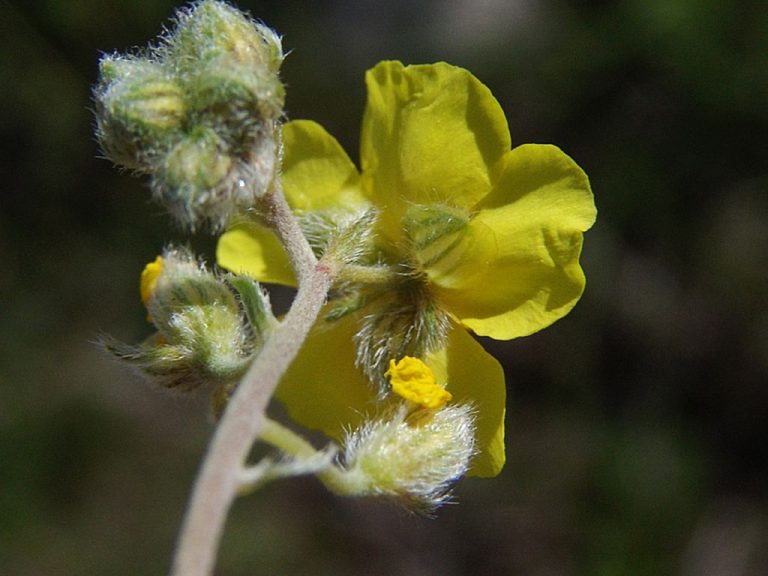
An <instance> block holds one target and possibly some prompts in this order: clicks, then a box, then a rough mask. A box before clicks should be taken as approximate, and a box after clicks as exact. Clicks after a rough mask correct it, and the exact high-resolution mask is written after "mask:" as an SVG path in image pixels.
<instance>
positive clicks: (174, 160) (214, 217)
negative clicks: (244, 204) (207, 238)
mask: <svg viewBox="0 0 768 576" xmlns="http://www.w3.org/2000/svg"><path fill="white" fill-rule="evenodd" d="M233 166H234V161H233V159H232V157H231V156H230V155H229V154H228V153H227V151H226V144H225V143H224V141H223V140H222V139H221V138H220V137H219V136H218V134H216V132H214V131H213V130H211V129H209V128H197V129H195V130H194V131H192V132H191V133H190V134H188V135H187V136H185V137H184V138H182V139H181V140H180V141H179V142H177V143H176V145H175V146H174V147H173V148H172V149H171V150H170V151H169V153H168V155H167V156H166V157H165V160H164V162H163V164H162V167H161V168H160V170H159V171H158V173H157V174H155V178H154V179H153V182H152V188H153V190H154V192H155V195H156V196H157V197H158V198H159V199H160V200H161V201H162V202H163V204H164V205H165V206H166V207H167V208H168V209H169V211H170V212H171V213H172V214H173V215H174V216H175V217H176V218H177V219H178V220H180V221H181V222H183V223H186V224H189V225H190V227H192V228H194V226H195V224H196V223H197V222H198V221H199V220H211V221H222V220H225V219H226V217H227V214H228V212H229V211H230V210H231V206H230V205H229V203H228V202H227V199H228V196H229V195H230V193H231V188H232V185H233V182H232V180H233V178H234V175H233Z"/></svg>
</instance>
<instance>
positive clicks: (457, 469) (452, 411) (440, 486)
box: [344, 404, 475, 513]
mask: <svg viewBox="0 0 768 576" xmlns="http://www.w3.org/2000/svg"><path fill="white" fill-rule="evenodd" d="M344 454H345V458H344V462H345V468H346V475H347V476H348V480H347V482H348V485H349V486H354V492H356V494H357V495H369V496H383V497H389V498H394V499H396V500H397V501H398V502H400V503H401V504H403V505H404V506H406V507H407V508H409V509H412V510H415V511H420V512H425V513H429V512H431V511H432V510H434V509H435V508H437V507H438V506H440V505H441V504H443V503H444V502H445V501H446V500H447V499H448V497H449V490H450V487H451V485H452V484H453V483H454V482H456V481H457V480H458V479H459V478H461V477H462V476H463V475H464V474H465V473H466V472H467V470H468V469H469V465H470V461H471V459H472V457H473V456H474V454H475V424H474V416H473V413H472V409H471V408H470V407H469V406H467V405H446V406H445V407H443V408H441V409H438V410H436V411H434V412H432V413H431V414H430V417H428V418H425V417H424V415H423V414H422V413H421V412H418V411H417V412H411V411H410V409H409V407H408V406H407V405H405V404H403V405H400V406H399V407H398V408H396V409H395V410H394V411H393V412H392V413H390V414H389V415H388V416H385V417H384V418H381V419H378V420H374V421H372V422H367V423H365V424H364V425H363V426H361V428H359V429H358V430H355V431H354V432H352V433H351V434H350V435H349V436H348V437H347V439H346V442H345V453H344ZM352 491H353V490H350V492H352Z"/></svg>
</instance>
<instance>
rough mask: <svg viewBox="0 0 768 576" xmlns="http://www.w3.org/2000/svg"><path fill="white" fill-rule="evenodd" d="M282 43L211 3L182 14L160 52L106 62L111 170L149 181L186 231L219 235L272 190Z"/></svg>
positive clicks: (101, 101) (101, 96)
mask: <svg viewBox="0 0 768 576" xmlns="http://www.w3.org/2000/svg"><path fill="white" fill-rule="evenodd" d="M282 61H283V53H282V47H281V43H280V38H279V37H278V36H277V35H276V34H275V33H274V32H273V31H272V30H270V29H269V28H267V27H266V26H264V25H262V24H260V23H258V22H255V21H253V20H251V19H249V18H247V17H246V16H245V15H243V14H242V13H241V12H240V11H238V10H236V9H235V8H233V7H231V6H229V5H227V4H225V3H223V2H220V1H218V0H202V1H200V2H197V3H195V4H193V5H192V6H191V7H190V8H189V9H186V10H182V11H181V12H180V13H179V14H178V15H177V19H176V26H175V28H174V29H173V30H172V31H171V32H169V33H168V34H167V35H165V36H164V37H163V38H161V41H160V43H159V45H157V46H155V47H152V48H150V49H148V50H145V51H144V52H142V53H140V54H135V55H119V54H111V55H106V56H104V57H103V58H102V59H101V62H100V77H99V82H98V84H97V85H96V87H95V89H94V99H95V104H96V121H97V137H98V139H99V143H100V145H101V147H102V149H103V151H104V153H105V155H106V156H108V157H109V158H110V159H112V160H113V161H114V162H115V163H116V164H118V165H120V166H123V167H125V168H128V169H130V170H133V171H135V172H137V173H142V174H149V175H150V176H151V185H152V189H153V192H154V194H155V196H156V198H157V199H158V200H160V201H161V203H163V204H164V205H165V206H166V207H167V208H168V210H169V211H170V212H171V213H172V214H173V215H174V216H175V217H176V218H177V219H178V220H179V221H180V222H181V223H183V224H184V225H187V226H189V227H190V228H193V229H194V228H195V227H196V226H197V225H198V224H200V223H209V224H211V225H212V226H213V227H215V228H218V227H222V226H224V225H226V223H227V222H228V221H229V220H230V218H231V217H232V216H233V215H234V214H235V213H236V212H238V211H242V210H246V209H248V208H249V207H251V206H252V204H253V201H254V200H255V199H256V198H257V197H258V196H260V195H262V194H264V193H265V192H266V191H267V190H268V189H269V187H270V185H271V182H272V178H273V177H274V174H275V171H276V169H277V162H278V155H279V142H278V132H279V120H280V118H281V116H282V110H283V101H284V88H283V85H282V83H281V82H280V79H279V76H278V72H279V69H280V65H281V64H282Z"/></svg>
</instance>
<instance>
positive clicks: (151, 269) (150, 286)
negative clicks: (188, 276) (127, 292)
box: [139, 256, 163, 306]
mask: <svg viewBox="0 0 768 576" xmlns="http://www.w3.org/2000/svg"><path fill="white" fill-rule="evenodd" d="M162 273H163V257H162V256H158V257H157V258H155V261H154V262H150V263H149V264H147V265H146V266H144V270H143V271H142V272H141V281H140V283H139V290H140V291H141V301H142V302H143V303H144V306H146V305H147V303H148V302H149V299H150V298H152V294H154V293H155V286H156V285H157V279H158V278H159V277H160V274H162Z"/></svg>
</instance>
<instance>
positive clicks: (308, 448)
mask: <svg viewBox="0 0 768 576" xmlns="http://www.w3.org/2000/svg"><path fill="white" fill-rule="evenodd" d="M260 440H263V441H264V442H267V443H268V444H271V445H272V446H274V447H275V448H279V449H280V451H281V452H283V453H284V454H287V455H289V456H292V457H294V458H296V459H297V460H308V461H310V462H311V461H313V460H317V459H318V458H319V457H321V456H322V455H323V454H324V452H323V451H319V450H317V449H315V447H314V446H312V444H310V443H309V442H307V441H306V440H305V439H304V438H302V437H301V436H300V435H298V434H297V433H296V432H294V431H293V430H291V429H290V428H286V427H285V426H283V425H282V424H280V423H278V422H275V421H274V420H270V419H266V421H265V422H264V427H263V428H262V431H261V436H260ZM310 473H313V474H315V475H316V476H317V477H318V478H319V479H320V481H321V482H322V483H323V484H324V485H325V486H326V487H327V488H328V489H329V490H330V491H331V492H335V493H336V494H339V495H341V496H354V495H360V494H363V493H365V488H366V487H367V482H366V481H365V479H364V478H363V477H362V476H361V475H359V474H356V473H355V472H351V471H348V470H345V469H343V468H339V467H338V466H335V465H333V463H329V465H328V466H326V467H323V468H322V469H320V470H313V471H310Z"/></svg>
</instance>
